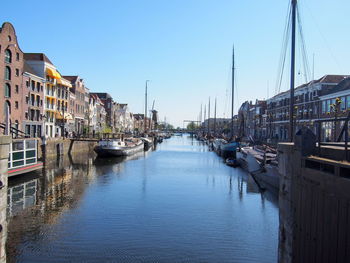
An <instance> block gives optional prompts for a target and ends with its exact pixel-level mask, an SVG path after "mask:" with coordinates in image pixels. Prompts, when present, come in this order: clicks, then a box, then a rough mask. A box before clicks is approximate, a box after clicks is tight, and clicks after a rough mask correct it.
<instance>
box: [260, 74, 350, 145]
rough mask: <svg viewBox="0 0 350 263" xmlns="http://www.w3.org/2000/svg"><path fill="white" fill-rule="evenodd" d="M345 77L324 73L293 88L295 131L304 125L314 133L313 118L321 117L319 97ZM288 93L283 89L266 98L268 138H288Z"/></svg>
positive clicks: (331, 90)
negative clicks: (318, 77)
mask: <svg viewBox="0 0 350 263" xmlns="http://www.w3.org/2000/svg"><path fill="white" fill-rule="evenodd" d="M347 77H348V76H344V75H325V76H323V77H322V78H320V79H318V80H314V81H311V82H309V83H306V84H304V85H301V86H299V87H297V88H296V89H295V91H294V92H295V93H294V94H295V97H294V104H295V108H294V113H293V116H294V121H295V131H297V130H298V129H300V128H301V127H302V126H306V127H309V128H310V129H312V130H313V132H314V133H316V126H315V125H314V120H317V119H319V118H320V117H321V116H320V115H321V105H320V97H321V96H323V95H324V94H330V93H332V92H333V91H334V89H335V87H336V86H337V85H338V84H339V83H340V82H341V81H342V80H344V79H345V78H347ZM289 94H290V92H289V91H285V92H282V93H279V94H277V95H276V96H274V97H272V98H269V99H268V100H267V112H266V114H267V133H268V138H270V139H275V140H278V141H286V140H288V139H289V138H288V129H289V97H290V95H289Z"/></svg>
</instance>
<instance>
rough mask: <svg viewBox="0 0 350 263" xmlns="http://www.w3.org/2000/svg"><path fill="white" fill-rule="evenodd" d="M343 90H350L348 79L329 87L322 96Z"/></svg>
mask: <svg viewBox="0 0 350 263" xmlns="http://www.w3.org/2000/svg"><path fill="white" fill-rule="evenodd" d="M344 90H350V77H348V78H345V79H343V80H342V81H341V82H340V83H339V84H338V85H337V86H331V87H329V88H328V89H326V90H325V91H324V92H323V94H322V95H328V94H331V93H337V92H340V91H344Z"/></svg>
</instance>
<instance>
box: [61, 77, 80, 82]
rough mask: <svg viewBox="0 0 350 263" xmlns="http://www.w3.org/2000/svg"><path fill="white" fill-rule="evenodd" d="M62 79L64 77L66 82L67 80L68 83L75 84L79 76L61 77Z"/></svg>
mask: <svg viewBox="0 0 350 263" xmlns="http://www.w3.org/2000/svg"><path fill="white" fill-rule="evenodd" d="M62 77H64V78H65V79H67V80H69V81H70V82H73V83H75V82H76V81H77V80H78V78H79V76H62Z"/></svg>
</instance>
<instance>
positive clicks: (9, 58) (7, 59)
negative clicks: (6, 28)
mask: <svg viewBox="0 0 350 263" xmlns="http://www.w3.org/2000/svg"><path fill="white" fill-rule="evenodd" d="M11 61H12V53H11V51H10V50H9V49H6V50H5V62H7V63H11Z"/></svg>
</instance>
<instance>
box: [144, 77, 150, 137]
mask: <svg viewBox="0 0 350 263" xmlns="http://www.w3.org/2000/svg"><path fill="white" fill-rule="evenodd" d="M148 81H149V80H146V91H145V119H144V126H145V127H144V132H146V129H147V125H146V124H147V82H148Z"/></svg>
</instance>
